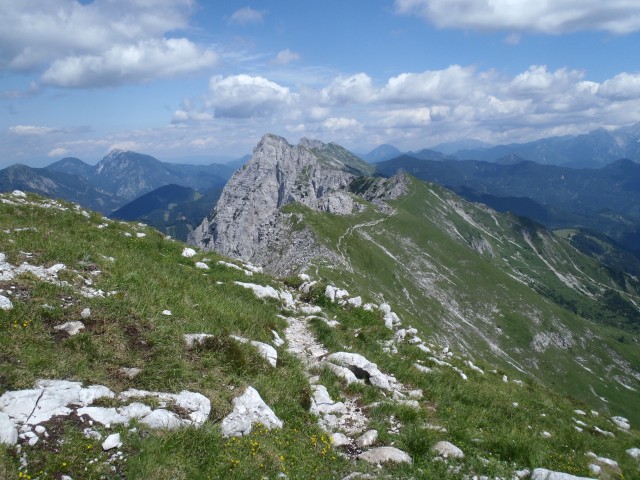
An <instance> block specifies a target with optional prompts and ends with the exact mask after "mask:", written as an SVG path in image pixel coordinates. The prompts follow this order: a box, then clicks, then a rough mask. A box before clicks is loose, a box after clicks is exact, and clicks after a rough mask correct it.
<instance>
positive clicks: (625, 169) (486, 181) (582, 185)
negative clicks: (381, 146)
mask: <svg viewBox="0 0 640 480" xmlns="http://www.w3.org/2000/svg"><path fill="white" fill-rule="evenodd" d="M511 160H513V161H515V160H516V158H515V157H511ZM399 170H403V171H406V172H408V173H410V174H411V175H414V176H415V177H417V178H420V179H423V180H428V181H430V182H434V183H437V184H439V185H443V186H446V187H448V188H451V189H453V190H455V191H457V192H459V193H460V194H462V195H463V196H465V197H466V198H468V199H470V200H472V201H479V202H482V203H486V204H487V205H489V206H491V207H492V208H496V209H497V210H501V211H507V210H508V211H512V212H513V213H516V214H517V215H522V216H527V217H529V218H532V219H534V220H536V221H538V222H541V223H543V224H544V225H546V226H547V227H550V228H569V227H576V226H580V227H585V228H591V229H594V230H596V231H598V232H601V233H604V234H606V235H608V236H610V237H612V238H613V239H614V240H615V241H617V242H618V243H620V244H621V245H623V246H624V247H625V248H627V249H630V250H631V251H633V252H634V253H635V254H636V255H640V235H639V233H638V231H639V227H638V226H639V225H640V164H638V163H635V162H633V161H631V160H618V161H615V162H613V163H611V164H609V165H607V166H605V167H602V168H599V169H575V168H568V167H560V166H555V165H540V164H537V163H535V162H530V161H519V159H518V161H517V163H509V162H505V164H498V163H489V162H482V161H475V160H465V161H455V160H450V159H449V160H446V161H434V160H420V159H416V158H413V157H410V156H408V155H405V156H401V157H398V158H396V159H393V160H390V161H387V162H382V163H379V164H377V165H376V171H377V173H379V174H382V175H385V176H391V175H394V174H395V173H396V172H398V171H399ZM470 192H473V194H471V193H470ZM523 197H525V198H528V199H530V200H531V202H528V201H525V200H524V199H523ZM532 202H533V203H532Z"/></svg>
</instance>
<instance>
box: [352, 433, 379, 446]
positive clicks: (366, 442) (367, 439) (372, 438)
mask: <svg viewBox="0 0 640 480" xmlns="http://www.w3.org/2000/svg"><path fill="white" fill-rule="evenodd" d="M376 440H378V431H377V430H367V431H366V432H364V433H363V434H362V435H360V436H359V437H358V438H357V439H356V445H357V446H358V447H360V448H367V447H370V446H371V445H373V444H374V443H376Z"/></svg>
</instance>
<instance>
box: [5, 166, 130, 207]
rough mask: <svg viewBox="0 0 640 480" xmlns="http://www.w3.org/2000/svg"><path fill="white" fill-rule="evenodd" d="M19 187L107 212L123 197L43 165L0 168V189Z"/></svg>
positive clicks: (116, 205)
mask: <svg viewBox="0 0 640 480" xmlns="http://www.w3.org/2000/svg"><path fill="white" fill-rule="evenodd" d="M13 190H22V191H25V192H33V193H37V194H40V195H44V196H47V197H50V198H62V199H64V200H68V201H72V202H76V203H79V204H80V205H82V206H83V207H86V208H90V209H92V210H97V211H99V212H102V213H108V212H111V211H112V210H113V209H114V208H117V207H118V205H121V204H122V203H123V202H124V200H123V199H122V198H119V197H118V196H116V195H112V194H110V193H105V192H102V191H99V190H98V189H96V188H95V187H94V186H93V185H92V184H90V183H89V182H88V181H87V180H86V179H85V178H83V177H80V176H78V175H71V174H67V173H63V172H56V171H52V170H49V169H46V168H31V167H27V166H26V165H21V164H15V165H11V166H10V167H7V168H5V169H4V170H0V192H11V191H13Z"/></svg>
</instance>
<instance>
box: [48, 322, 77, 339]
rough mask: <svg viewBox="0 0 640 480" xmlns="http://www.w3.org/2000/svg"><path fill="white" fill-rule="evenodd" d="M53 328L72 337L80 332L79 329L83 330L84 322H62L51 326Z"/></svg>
mask: <svg viewBox="0 0 640 480" xmlns="http://www.w3.org/2000/svg"><path fill="white" fill-rule="evenodd" d="M53 329H54V330H58V331H62V332H66V333H67V335H69V336H70V337H73V336H74V335H77V334H78V333H80V331H81V330H84V323H82V322H80V321H78V320H76V321H74V322H67V323H63V324H62V325H56V326H55V327H53Z"/></svg>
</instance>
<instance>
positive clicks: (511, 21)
mask: <svg viewBox="0 0 640 480" xmlns="http://www.w3.org/2000/svg"><path fill="white" fill-rule="evenodd" d="M395 6H396V11H397V12H398V13H401V14H410V15H418V16H420V17H423V18H425V19H426V20H428V21H429V22H431V23H433V24H434V25H436V26H437V27H440V28H464V29H472V30H485V31H486V30H508V31H520V32H536V33H547V34H561V33H568V32H577V31H585V30H601V31H606V32H611V33H614V34H628V33H632V32H637V31H639V30H640V3H638V2H636V1H629V0H607V1H602V0H553V1H550V0H547V1H543V0H541V1H531V0H395Z"/></svg>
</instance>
